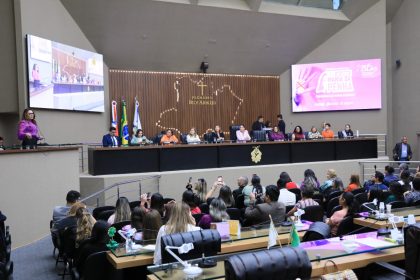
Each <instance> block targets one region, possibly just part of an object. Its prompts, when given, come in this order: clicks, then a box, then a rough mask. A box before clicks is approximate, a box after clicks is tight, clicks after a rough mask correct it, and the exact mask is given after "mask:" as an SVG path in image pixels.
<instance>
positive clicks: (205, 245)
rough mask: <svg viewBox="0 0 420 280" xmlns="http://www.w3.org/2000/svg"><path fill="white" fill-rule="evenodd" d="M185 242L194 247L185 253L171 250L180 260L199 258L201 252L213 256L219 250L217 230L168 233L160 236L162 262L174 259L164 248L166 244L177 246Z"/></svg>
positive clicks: (219, 243) (219, 238) (219, 242)
mask: <svg viewBox="0 0 420 280" xmlns="http://www.w3.org/2000/svg"><path fill="white" fill-rule="evenodd" d="M185 243H193V245H194V249H192V250H191V251H189V252H188V253H186V254H178V252H177V251H176V250H173V252H174V253H175V254H176V255H178V256H179V258H180V259H182V260H189V259H197V258H201V257H202V255H203V253H205V254H206V256H215V255H216V254H217V253H218V252H220V251H221V237H220V234H219V232H218V231H217V230H215V229H204V230H196V231H189V232H181V233H173V234H168V235H164V236H162V242H161V253H162V263H170V262H174V261H175V259H174V258H173V257H172V256H171V255H170V254H169V253H168V252H167V251H166V250H165V247H166V246H175V247H179V246H181V245H182V244H185Z"/></svg>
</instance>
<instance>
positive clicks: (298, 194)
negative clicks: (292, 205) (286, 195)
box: [289, 188, 302, 201]
mask: <svg viewBox="0 0 420 280" xmlns="http://www.w3.org/2000/svg"><path fill="white" fill-rule="evenodd" d="M289 191H291V192H292V193H294V194H295V195H296V201H299V200H301V199H302V192H301V191H300V189H298V188H296V189H290V190H289Z"/></svg>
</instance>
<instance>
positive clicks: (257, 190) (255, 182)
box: [242, 174, 265, 206]
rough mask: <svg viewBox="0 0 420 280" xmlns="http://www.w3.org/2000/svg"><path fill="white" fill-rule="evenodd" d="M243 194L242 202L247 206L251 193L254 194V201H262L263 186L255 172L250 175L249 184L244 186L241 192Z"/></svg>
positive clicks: (258, 202) (257, 202)
mask: <svg viewBox="0 0 420 280" xmlns="http://www.w3.org/2000/svg"><path fill="white" fill-rule="evenodd" d="M242 193H243V194H244V204H245V206H249V202H250V196H251V194H253V195H254V196H255V203H256V204H260V203H263V202H264V201H263V198H264V195H265V188H264V187H263V186H261V179H260V177H258V176H257V175H256V174H254V175H253V176H252V179H251V185H250V186H246V187H245V188H244V190H243V192H242Z"/></svg>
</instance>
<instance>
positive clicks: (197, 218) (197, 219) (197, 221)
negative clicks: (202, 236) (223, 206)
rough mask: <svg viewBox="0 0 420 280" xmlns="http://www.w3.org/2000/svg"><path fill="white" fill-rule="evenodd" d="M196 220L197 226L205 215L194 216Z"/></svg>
mask: <svg viewBox="0 0 420 280" xmlns="http://www.w3.org/2000/svg"><path fill="white" fill-rule="evenodd" d="M192 216H193V218H194V220H195V224H196V225H198V223H199V222H200V220H201V218H202V217H203V216H204V214H203V213H201V214H192Z"/></svg>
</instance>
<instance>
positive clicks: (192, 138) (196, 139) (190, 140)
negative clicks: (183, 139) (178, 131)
mask: <svg viewBox="0 0 420 280" xmlns="http://www.w3.org/2000/svg"><path fill="white" fill-rule="evenodd" d="M200 141H201V140H200V136H198V134H197V130H196V129H195V127H192V128H191V129H190V133H188V134H187V144H199V143H200Z"/></svg>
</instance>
